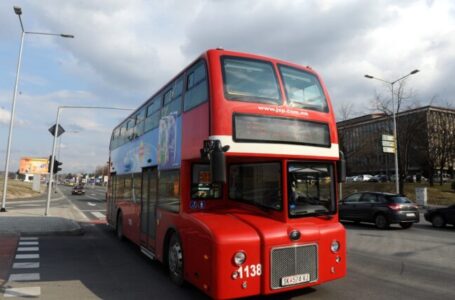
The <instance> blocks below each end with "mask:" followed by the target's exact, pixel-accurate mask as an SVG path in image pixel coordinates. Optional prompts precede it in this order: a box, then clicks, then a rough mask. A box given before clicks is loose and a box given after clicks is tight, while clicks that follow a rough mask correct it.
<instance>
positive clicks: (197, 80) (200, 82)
mask: <svg viewBox="0 0 455 300" xmlns="http://www.w3.org/2000/svg"><path fill="white" fill-rule="evenodd" d="M186 82H187V84H186V92H185V100H184V103H183V108H184V110H185V111H188V110H190V109H192V108H193V107H196V106H198V105H199V104H201V103H203V102H205V101H207V98H208V93H207V74H206V70H205V63H204V61H203V60H201V61H200V62H198V63H197V64H196V65H195V66H193V67H192V68H191V69H190V70H189V71H188V75H187V80H186Z"/></svg>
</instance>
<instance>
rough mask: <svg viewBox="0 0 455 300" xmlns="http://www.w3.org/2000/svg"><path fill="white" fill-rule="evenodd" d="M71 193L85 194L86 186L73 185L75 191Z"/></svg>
mask: <svg viewBox="0 0 455 300" xmlns="http://www.w3.org/2000/svg"><path fill="white" fill-rule="evenodd" d="M71 194H73V195H84V194H85V190H84V187H83V186H82V185H76V186H75V187H73V191H72V192H71Z"/></svg>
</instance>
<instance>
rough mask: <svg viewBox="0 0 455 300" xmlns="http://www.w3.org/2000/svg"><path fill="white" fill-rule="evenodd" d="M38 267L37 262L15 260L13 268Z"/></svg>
mask: <svg viewBox="0 0 455 300" xmlns="http://www.w3.org/2000/svg"><path fill="white" fill-rule="evenodd" d="M37 268H39V262H15V263H14V264H13V269H37Z"/></svg>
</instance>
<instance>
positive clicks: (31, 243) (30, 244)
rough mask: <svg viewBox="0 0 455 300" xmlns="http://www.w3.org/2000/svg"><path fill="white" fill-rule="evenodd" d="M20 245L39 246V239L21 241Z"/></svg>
mask: <svg viewBox="0 0 455 300" xmlns="http://www.w3.org/2000/svg"><path fill="white" fill-rule="evenodd" d="M19 246H38V242H37V241H33V242H22V241H20V242H19Z"/></svg>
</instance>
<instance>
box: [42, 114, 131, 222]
mask: <svg viewBox="0 0 455 300" xmlns="http://www.w3.org/2000/svg"><path fill="white" fill-rule="evenodd" d="M70 108H72V109H111V110H132V109H131V108H120V107H110V106H76V105H65V106H59V107H58V109H57V117H56V120H55V128H54V133H53V135H54V141H53V143H52V154H51V157H52V160H51V162H50V163H51V166H50V169H49V186H48V188H47V201H46V209H45V211H44V215H45V216H47V215H48V214H49V208H50V205H51V195H52V193H51V191H52V183H53V181H54V180H53V175H54V164H55V148H56V145H57V138H58V136H57V135H58V134H57V132H58V126H59V122H60V112H61V111H62V110H63V109H70Z"/></svg>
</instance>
